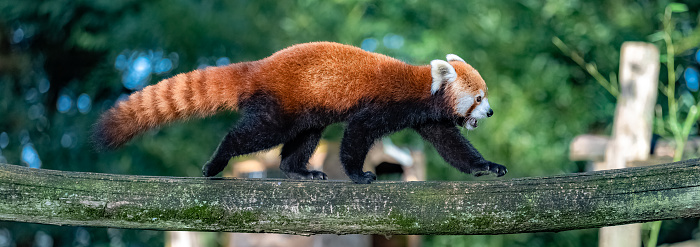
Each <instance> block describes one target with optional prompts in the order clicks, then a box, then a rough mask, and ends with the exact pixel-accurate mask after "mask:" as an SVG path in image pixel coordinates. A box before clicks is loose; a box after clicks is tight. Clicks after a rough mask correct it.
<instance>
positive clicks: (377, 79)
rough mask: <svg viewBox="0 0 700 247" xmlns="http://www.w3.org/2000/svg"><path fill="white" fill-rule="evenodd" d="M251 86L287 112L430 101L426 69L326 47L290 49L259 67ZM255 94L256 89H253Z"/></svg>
mask: <svg viewBox="0 0 700 247" xmlns="http://www.w3.org/2000/svg"><path fill="white" fill-rule="evenodd" d="M258 69H259V70H257V73H256V74H258V75H260V77H258V76H254V77H258V78H255V79H253V80H252V82H251V83H256V84H260V87H261V88H262V89H263V90H265V91H268V92H270V93H272V94H273V95H274V96H276V98H278V99H279V100H280V103H281V104H282V106H283V108H285V110H286V111H288V112H298V111H300V110H303V109H306V108H321V109H326V110H332V111H343V110H347V109H349V108H351V107H353V106H354V105H356V104H357V103H358V102H360V101H361V100H372V101H376V102H389V101H402V100H419V99H424V98H427V97H429V96H430V83H431V80H432V79H431V76H430V67H429V66H412V65H408V64H406V63H404V62H401V61H399V60H397V59H394V58H391V57H388V56H385V55H381V54H377V53H371V52H367V51H364V50H362V49H360V48H357V47H353V46H348V45H342V44H337V43H330V42H315V43H306V44H301V45H295V46H292V47H289V48H287V49H284V50H281V51H279V52H277V53H275V54H273V55H272V56H270V57H268V58H265V59H263V60H261V61H260V65H259V67H258ZM253 88H256V86H253Z"/></svg>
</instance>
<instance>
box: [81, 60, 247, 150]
mask: <svg viewBox="0 0 700 247" xmlns="http://www.w3.org/2000/svg"><path fill="white" fill-rule="evenodd" d="M240 66H243V64H233V65H229V66H225V67H209V68H206V69H203V70H195V71H192V72H189V73H184V74H179V75H177V76H174V77H172V78H169V79H165V80H162V81H160V82H158V83H157V84H155V85H150V86H147V87H145V88H144V89H143V90H141V91H138V92H134V93H133V94H131V95H130V96H129V98H128V99H126V100H122V101H120V102H117V103H116V105H115V106H114V107H112V108H110V109H109V110H107V111H106V112H105V113H103V114H102V116H100V119H99V120H98V121H97V123H96V124H95V126H94V129H93V141H94V143H95V144H96V146H97V147H96V148H97V149H99V150H104V149H115V148H118V147H120V146H121V145H123V144H124V143H126V142H128V141H129V140H131V139H132V138H134V137H135V136H137V135H139V134H141V133H143V132H145V131H147V130H149V129H152V128H155V127H158V126H160V125H163V124H167V123H170V122H173V121H175V120H180V119H187V118H192V117H206V116H210V115H213V114H215V113H217V112H219V111H222V110H235V109H236V108H237V104H238V96H239V92H240V85H241V83H240V81H241V80H244V75H242V74H241V73H242V72H241V69H240V68H239V67H240Z"/></svg>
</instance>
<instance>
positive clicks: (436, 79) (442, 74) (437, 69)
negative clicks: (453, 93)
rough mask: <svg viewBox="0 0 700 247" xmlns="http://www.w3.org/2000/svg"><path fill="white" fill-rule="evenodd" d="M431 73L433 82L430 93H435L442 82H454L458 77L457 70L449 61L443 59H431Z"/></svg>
mask: <svg viewBox="0 0 700 247" xmlns="http://www.w3.org/2000/svg"><path fill="white" fill-rule="evenodd" d="M430 74H431V75H432V76H433V84H432V85H431V86H430V93H431V94H435V93H436V92H437V91H438V90H440V87H441V86H442V84H446V83H450V82H453V81H455V80H456V79H457V72H455V68H454V67H452V65H450V64H449V63H448V62H445V61H443V60H439V59H436V60H433V61H430Z"/></svg>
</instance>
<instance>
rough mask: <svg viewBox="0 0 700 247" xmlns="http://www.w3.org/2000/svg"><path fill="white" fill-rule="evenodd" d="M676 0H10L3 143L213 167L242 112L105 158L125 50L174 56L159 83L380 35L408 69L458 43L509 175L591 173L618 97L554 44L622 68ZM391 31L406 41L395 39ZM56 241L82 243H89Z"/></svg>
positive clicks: (534, 239) (80, 165)
mask: <svg viewBox="0 0 700 247" xmlns="http://www.w3.org/2000/svg"><path fill="white" fill-rule="evenodd" d="M680 2H684V3H686V4H687V5H688V7H689V11H688V12H685V13H684V14H683V16H680V17H679V23H678V25H679V26H680V27H681V28H680V30H683V28H684V27H685V28H686V29H692V28H694V27H695V26H697V21H698V19H697V17H698V16H697V11H698V9H699V8H700V3H698V2H696V1H692V0H686V1H680ZM668 3H669V1H665V0H663V1H645V0H636V1H635V0H626V1H602V0H599V1H581V0H575V1H570V0H546V1H540V0H520V1H508V0H475V1H397V0H386V1H346V0H334V1H318V0H299V1H270V0H262V1H213V0H171V1H166V0H148V1H136V0H123V1H111V0H74V1H66V0H42V1H39V0H23V1H16V0H0V133H3V132H4V133H6V136H7V138H6V139H7V144H6V145H2V144H3V138H2V135H0V161H4V160H6V161H7V162H8V163H13V164H20V163H23V162H22V160H23V150H24V151H25V153H32V151H31V149H27V146H29V147H33V150H35V153H36V155H37V157H38V159H39V160H41V163H42V167H43V168H49V169H58V170H71V171H93V172H109V173H122V174H140V175H167V176H199V174H200V167H201V165H202V164H203V162H204V161H206V160H207V158H208V157H209V155H211V153H212V152H213V150H214V148H215V147H216V145H217V144H218V141H219V140H220V139H221V138H222V137H223V135H224V134H225V133H226V131H227V130H228V128H229V127H230V126H231V125H232V124H233V123H234V122H235V120H236V118H237V115H236V114H235V113H222V114H220V115H217V116H215V117H212V118H208V119H196V120H190V121H187V122H184V123H176V124H172V125H170V126H167V127H164V128H162V129H160V130H154V131H151V132H149V133H147V134H145V135H144V136H141V137H139V138H137V139H136V140H134V141H133V142H131V143H130V144H129V145H127V146H126V147H124V148H122V149H120V150H117V151H113V152H107V153H96V152H95V151H94V150H93V149H92V148H91V145H90V143H89V142H88V137H89V134H90V133H89V129H90V126H91V125H92V124H93V123H94V122H95V120H96V119H97V117H98V115H99V113H101V112H102V111H104V110H105V109H106V108H108V107H109V106H110V105H111V104H113V102H115V101H116V100H117V98H118V97H119V96H120V95H123V94H128V93H130V92H131V90H128V89H127V88H126V87H125V86H124V84H123V82H124V78H125V77H124V74H125V73H126V72H124V71H123V70H122V71H120V70H118V69H116V68H115V65H116V62H117V61H118V57H119V56H120V55H123V56H125V57H129V56H133V54H137V55H138V54H149V52H150V53H151V54H152V53H156V54H165V55H164V56H169V58H171V61H173V68H172V70H168V71H166V72H163V73H151V74H149V75H148V77H147V78H146V80H147V82H148V83H156V82H157V81H159V80H161V79H164V78H168V77H170V76H173V75H175V74H177V73H181V72H186V71H190V70H193V69H196V68H197V67H199V66H203V65H215V64H216V61H217V60H218V59H219V58H222V57H226V58H228V59H229V60H230V61H231V62H238V61H249V60H257V59H260V58H263V57H266V56H268V55H270V54H272V53H273V52H275V51H277V50H279V49H282V48H284V47H287V46H289V45H292V44H296V43H302V42H309V41H318V40H328V41H336V42H341V43H346V44H352V45H356V46H361V45H362V43H363V41H367V40H369V41H376V43H377V47H376V50H375V51H376V52H379V53H383V54H387V55H390V56H393V57H397V58H399V59H402V60H404V61H406V62H409V63H413V64H427V63H428V62H429V61H430V60H432V59H444V57H445V54H447V53H455V54H458V55H460V56H461V57H462V58H464V59H465V60H467V62H468V63H470V64H472V65H473V66H474V67H475V68H477V69H478V70H479V71H480V73H481V75H482V76H483V78H484V79H485V80H486V82H487V84H488V85H489V90H490V91H489V95H490V98H489V100H490V102H491V105H492V107H493V109H494V111H495V114H494V116H493V117H492V118H490V119H488V120H486V121H485V122H484V123H483V124H481V125H480V127H479V128H478V129H477V130H475V131H471V132H468V133H467V132H466V131H465V133H464V134H465V135H466V136H467V137H468V138H469V140H470V141H471V142H472V143H473V144H474V145H475V146H476V147H477V148H478V149H479V150H480V151H481V152H482V153H483V154H484V156H485V157H486V158H487V159H490V160H493V161H495V162H498V163H501V164H504V165H506V166H508V167H509V171H510V173H509V174H508V177H511V178H513V177H524V176H539V175H551V174H559V173H567V172H578V171H581V170H583V169H584V167H582V164H580V163H574V162H571V161H569V160H568V146H569V142H570V141H571V139H572V138H573V137H574V136H575V135H578V134H583V133H599V134H608V133H609V127H610V124H611V123H612V115H613V112H614V98H613V97H612V96H610V95H609V94H608V93H607V91H606V90H605V89H604V88H602V87H600V86H599V85H598V83H596V82H595V80H594V79H593V78H591V77H590V76H589V75H588V74H587V72H586V71H585V70H584V69H582V68H580V67H579V66H578V65H577V64H576V63H575V62H574V61H572V60H570V59H569V58H568V57H567V56H566V55H564V54H562V53H561V51H559V49H558V48H557V47H556V46H555V45H554V44H553V43H552V38H553V37H558V38H559V39H561V40H562V41H563V42H564V43H566V44H568V45H569V46H570V47H571V48H572V49H574V50H576V51H578V52H579V53H580V54H584V55H583V56H584V57H583V58H584V59H585V60H586V61H595V62H596V66H597V69H598V70H599V71H603V72H604V73H615V72H616V71H617V67H618V60H619V49H620V46H621V44H622V42H624V41H647V40H649V39H650V38H649V35H651V34H653V33H655V32H656V31H658V30H660V29H661V28H662V26H661V25H662V24H661V22H660V18H658V16H659V15H662V14H663V10H664V8H665V6H667V5H668ZM392 37H393V38H396V39H398V40H399V41H400V42H398V43H400V44H401V45H398V47H393V46H392V45H387V44H388V43H387V42H389V43H391V42H392ZM385 40H388V41H385ZM394 41H396V40H394ZM394 45H396V43H394ZM168 54H170V55H168ZM662 78H663V76H662ZM47 83H48V85H49V86H48V88H47V87H46V84H47ZM82 94H85V95H87V96H89V98H90V103H91V108H90V109H91V110H89V111H82V110H80V109H79V108H78V107H77V105H78V104H77V100H78V98H79V95H82ZM62 97H63V98H62ZM66 97H68V98H66ZM65 99H70V100H71V101H70V104H69V108H68V110H65V111H63V110H61V111H59V108H60V107H61V105H60V104H61V100H65ZM63 103H64V106H65V103H66V102H63ZM83 103H84V102H83ZM340 131H342V125H336V126H333V127H332V128H329V130H327V132H326V134H325V135H324V136H325V137H326V138H328V139H335V140H337V139H338V138H339V136H340V134H339V133H340ZM392 139H393V140H394V142H395V143H397V144H403V145H409V146H413V147H422V146H423V144H422V141H421V140H420V138H419V137H418V135H417V134H416V133H415V132H413V131H402V132H399V133H397V134H395V135H393V136H392ZM425 147H426V148H427V150H428V153H427V156H428V158H429V169H428V178H429V179H430V180H473V179H474V178H472V177H471V176H470V175H466V174H461V173H459V172H455V169H454V168H452V167H450V166H449V165H446V164H444V162H443V161H442V159H441V158H440V157H439V155H437V154H436V153H435V151H434V150H432V148H431V147H430V145H425ZM27 150H29V151H27ZM31 157H32V156H25V157H24V158H25V160H26V159H30V160H31ZM24 163H27V164H29V163H28V162H24ZM487 179H493V178H487ZM3 228H7V229H10V230H11V231H10V233H11V234H12V236H14V238H13V239H14V240H13V241H16V243H17V244H18V245H25V244H26V243H28V242H26V241H29V243H31V241H34V240H36V239H31V237H26V238H25V237H22V238H18V236H35V233H36V232H38V231H43V232H45V233H50V235H51V236H54V239H56V240H57V241H58V240H59V239H64V238H67V237H66V236H63V237H58V235H60V233H57V232H58V231H59V230H56V229H59V228H50V227H45V226H33V225H27V224H17V223H9V222H0V230H1V229H3ZM39 229H43V230H39ZM60 229H65V231H71V232H78V231H79V230H76V229H77V228H60ZM89 231H90V233H91V236H92V238H91V241H92V242H91V243H92V244H93V245H105V244H107V243H109V242H110V241H111V240H110V239H111V237H107V236H106V235H107V234H106V233H105V232H106V231H105V230H103V229H90V230H89ZM127 232H129V231H127ZM134 232H135V233H134V234H136V235H138V234H137V233H138V231H134ZM144 234H146V233H144ZM148 234H150V233H148ZM0 235H2V234H0ZM67 236H70V234H68V235H67ZM123 236H130V235H129V234H123ZM595 236H596V231H595V230H582V231H569V232H563V233H557V234H554V233H537V234H517V235H503V236H435V237H426V238H425V244H426V245H427V246H430V245H435V246H442V245H447V246H467V245H469V246H514V245H516V246H517V245H522V246H544V245H548V246H593V245H596V244H597V240H596V237H595ZM0 237H2V236H0ZM662 237H663V236H662ZM146 239H147V240H144V239H140V238H137V237H133V238H125V240H124V242H127V244H129V243H133V244H137V245H152V244H153V242H149V241H152V240H150V238H146ZM661 241H663V239H662V240H661ZM56 243H58V244H57V246H67V245H72V244H71V243H74V241H73V242H72V241H71V240H66V241H58V242H56Z"/></svg>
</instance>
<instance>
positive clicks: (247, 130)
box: [202, 120, 288, 177]
mask: <svg viewBox="0 0 700 247" xmlns="http://www.w3.org/2000/svg"><path fill="white" fill-rule="evenodd" d="M250 121H251V122H243V123H241V124H240V125H239V126H236V127H235V128H234V129H232V130H231V131H230V132H229V133H228V134H227V135H226V136H225V137H224V140H223V141H221V143H220V144H219V147H218V148H217V149H216V151H215V152H214V155H212V157H211V159H210V160H209V162H207V163H206V164H205V165H204V167H203V168H202V174H203V175H204V176H205V177H211V176H215V175H216V174H219V172H221V171H223V170H224V168H225V167H226V165H227V164H228V161H229V160H230V159H231V158H233V157H235V156H239V155H244V154H249V153H254V152H257V151H260V150H265V149H270V148H272V147H274V146H276V145H279V144H280V143H283V142H285V141H286V139H288V137H287V135H288V134H286V133H283V132H282V131H280V130H281V128H277V127H276V126H261V124H260V123H259V122H258V123H253V122H256V121H253V120H250Z"/></svg>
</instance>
